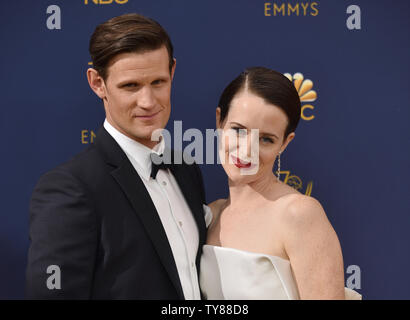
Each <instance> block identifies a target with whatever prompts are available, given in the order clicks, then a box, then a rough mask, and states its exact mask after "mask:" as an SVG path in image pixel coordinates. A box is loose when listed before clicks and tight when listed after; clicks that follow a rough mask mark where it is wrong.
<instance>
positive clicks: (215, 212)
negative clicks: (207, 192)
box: [208, 199, 228, 223]
mask: <svg viewBox="0 0 410 320" xmlns="http://www.w3.org/2000/svg"><path fill="white" fill-rule="evenodd" d="M227 201H228V199H218V200H215V201H213V202H211V203H208V207H209V208H210V209H211V211H212V223H213V222H214V221H215V220H216V219H217V218H218V217H219V215H220V213H221V211H222V210H223V208H224V207H225V205H226V202H227Z"/></svg>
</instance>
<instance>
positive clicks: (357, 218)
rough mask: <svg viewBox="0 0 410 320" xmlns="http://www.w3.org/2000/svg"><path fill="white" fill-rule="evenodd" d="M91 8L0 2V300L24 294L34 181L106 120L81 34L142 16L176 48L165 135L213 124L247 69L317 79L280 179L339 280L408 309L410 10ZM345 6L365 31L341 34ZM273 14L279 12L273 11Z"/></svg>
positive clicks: (257, 4) (230, 3) (255, 5)
mask: <svg viewBox="0 0 410 320" xmlns="http://www.w3.org/2000/svg"><path fill="white" fill-rule="evenodd" d="M99 1H100V2H103V3H101V4H100V3H98V2H99ZM99 1H97V0H94V1H93V0H89V1H87V0H71V1H67V0H65V1H63V0H47V1H46V0H36V1H29V0H26V1H23V0H13V1H11V0H9V1H1V4H0V18H1V20H0V21H1V29H0V47H1V48H0V54H1V59H0V64H1V68H0V70H1V72H0V85H1V87H0V88H1V89H0V90H1V91H0V92H1V98H0V103H1V108H0V142H1V151H2V152H1V158H0V159H1V160H0V161H1V169H2V176H3V178H2V183H1V190H0V195H1V203H0V214H1V220H0V221H1V222H0V298H3V299H4V298H6V299H9V298H13V299H15V298H23V297H24V282H25V268H26V258H27V249H28V205H29V199H30V195H31V192H32V190H33V187H34V185H35V184H36V182H37V180H38V178H39V176H40V175H41V174H42V173H44V172H45V171H47V170H49V169H51V168H52V167H54V166H56V165H58V164H60V163H62V162H63V161H66V160H67V159H69V158H70V157H71V156H72V155H74V154H75V153H77V152H79V151H80V150H82V149H83V148H85V147H86V146H87V145H88V144H89V143H92V133H93V132H97V130H98V128H99V127H100V126H101V124H102V122H103V120H104V111H103V106H102V104H101V102H100V100H99V99H98V98H97V97H96V96H95V94H94V93H93V92H92V91H91V89H90V88H89V86H88V83H87V80H86V74H85V72H86V69H87V68H88V67H89V65H88V63H89V62H90V57H89V54H88V41H89V37H90V35H91V33H92V32H93V31H94V28H95V26H96V25H97V24H99V23H101V22H103V21H105V20H107V19H109V18H111V17H113V16H117V15H120V14H123V13H129V12H138V13H142V14H144V15H147V16H149V17H152V18H154V19H156V20H157V21H159V22H160V23H161V24H162V25H163V26H164V27H165V28H166V29H167V31H168V32H169V34H170V36H171V39H172V41H173V43H174V47H175V57H176V59H177V68H176V74H175V78H174V80H175V81H174V84H173V92H172V116H171V119H170V122H169V128H170V129H171V132H172V125H173V121H174V120H183V129H184V130H185V129H188V128H198V129H200V130H201V131H203V132H205V129H206V128H214V126H215V108H216V106H217V102H218V99H219V95H220V94H221V92H222V90H223V88H224V87H225V86H226V85H227V83H228V82H229V81H231V80H232V79H233V78H234V77H235V76H236V75H237V74H238V73H239V72H241V71H242V70H243V69H244V68H245V67H247V66H254V65H261V66H266V67H269V68H273V69H275V70H278V71H280V72H283V73H290V74H291V75H294V74H295V73H301V74H303V76H304V77H305V79H310V80H311V81H312V82H313V88H312V90H314V91H315V92H316V96H317V97H316V99H314V101H311V102H306V101H302V105H303V106H305V108H304V119H302V120H301V122H300V125H299V127H298V129H297V131H296V139H295V140H294V141H293V142H292V143H291V144H290V146H289V147H288V149H287V150H286V152H285V153H284V155H283V156H282V159H281V160H282V171H283V175H282V180H284V179H285V178H286V179H287V182H288V183H289V184H293V185H294V186H295V187H298V188H299V190H300V191H301V192H302V193H308V194H311V195H312V196H313V197H315V198H317V199H318V200H319V201H320V202H321V203H322V205H323V207H324V209H325V211H326V213H327V215H328V217H329V220H330V221H331V223H332V225H333V227H334V228H335V230H336V232H337V234H338V236H339V239H340V242H341V245H342V249H343V255H344V263H345V271H347V269H348V266H350V265H355V266H357V267H358V268H360V271H361V273H360V275H361V278H360V279H361V282H360V289H358V290H357V291H359V292H360V293H361V294H363V296H364V298H365V299H394V298H398V299H410V290H409V287H410V272H409V270H410V257H409V252H410V232H409V227H410V192H409V185H408V184H407V182H408V181H410V148H409V146H410V129H409V125H408V123H409V120H410V105H409V101H410V93H409V92H410V90H409V88H410V77H409V71H410V68H409V66H410V63H409V58H410V41H409V39H410V37H409V35H410V1H408V0H395V1H389V0H379V1H375V0H350V1H347V0H343V1H342V0H339V1H331V0H316V1H299V2H298V1H265V0H224V1H220V0H219V1H217V0H206V1H189V0H186V1H183V0H172V1H169V0H156V1H152V0H128V1H126V0H121V1H120V0H117V1H115V0H102V1H101V0H99ZM87 2H88V4H87ZM95 2H97V3H98V4H96V3H95ZM104 2H106V4H104ZM110 2H111V3H110ZM121 3H122V4H121ZM288 4H291V6H292V7H291V8H293V9H294V10H296V9H295V7H296V5H298V12H296V11H292V10H290V11H289V10H288V9H289V8H288ZM302 4H303V6H304V7H306V4H308V7H307V9H306V11H305V10H304V9H303V7H302ZM352 4H355V5H358V6H359V7H360V9H361V29H356V30H350V29H349V28H348V27H347V25H346V20H347V19H348V18H349V16H350V14H347V13H346V9H347V7H348V6H349V5H352ZM50 5H57V6H59V8H60V9H61V29H54V30H50V29H48V28H47V19H48V17H50V14H47V8H48V6H50ZM275 5H276V7H277V8H279V9H280V8H281V6H282V5H284V10H283V11H276V12H275V13H276V15H275V14H274V10H273V8H274V6H275ZM356 23H357V21H356ZM201 169H202V172H203V174H204V179H205V187H206V191H207V199H208V201H212V200H214V199H216V198H220V197H226V195H227V183H226V176H225V174H224V172H223V170H222V169H221V167H220V166H218V165H202V166H201ZM348 277H349V273H346V279H347V278H348Z"/></svg>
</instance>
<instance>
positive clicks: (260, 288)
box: [199, 245, 362, 300]
mask: <svg viewBox="0 0 410 320" xmlns="http://www.w3.org/2000/svg"><path fill="white" fill-rule="evenodd" d="M200 270H201V272H200V277H199V278H200V279H199V281H200V286H201V291H202V293H203V295H204V297H205V299H207V300H297V299H299V293H298V289H297V286H296V282H295V279H294V277H293V274H292V271H291V267H290V262H289V260H285V259H283V258H280V257H276V256H270V255H267V254H260V253H253V252H248V251H243V250H238V249H232V248H225V247H217V246H211V245H204V246H203V253H202V257H201V269H200ZM345 295H346V299H347V300H360V299H361V298H362V296H361V295H360V294H359V293H357V292H356V291H354V290H351V289H349V288H345Z"/></svg>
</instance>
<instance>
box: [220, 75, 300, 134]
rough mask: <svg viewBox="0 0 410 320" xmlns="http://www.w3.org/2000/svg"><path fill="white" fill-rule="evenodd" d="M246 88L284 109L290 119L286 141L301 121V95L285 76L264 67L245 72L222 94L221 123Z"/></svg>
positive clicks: (286, 131)
mask: <svg viewBox="0 0 410 320" xmlns="http://www.w3.org/2000/svg"><path fill="white" fill-rule="evenodd" d="M245 86H247V88H248V90H249V91H251V92H252V93H254V94H255V95H257V96H258V97H261V98H262V99H264V100H265V101H266V102H267V103H269V104H273V105H275V106H277V107H279V108H280V109H282V110H283V111H284V112H285V114H286V115H287V117H288V125H287V127H286V130H285V136H284V139H285V138H286V137H287V136H288V135H289V133H291V132H294V131H295V130H296V127H297V125H298V122H299V119H300V112H301V105H300V98H299V94H298V92H297V91H296V88H295V86H294V85H293V83H292V82H291V81H290V80H289V79H288V78H286V77H285V76H284V75H283V74H281V73H279V72H277V71H274V70H271V69H268V68H264V67H252V68H247V69H245V71H243V72H242V73H241V74H240V75H239V76H238V77H237V78H236V79H234V80H233V81H232V82H231V83H230V84H229V85H228V86H227V87H226V88H225V90H224V91H223V92H222V95H221V98H220V99H219V105H218V106H219V107H220V108H221V118H220V121H221V123H222V122H223V121H224V120H225V118H226V116H227V115H228V112H229V108H230V105H231V102H232V99H233V98H234V97H235V96H236V95H237V94H238V93H239V92H240V91H242V90H243V89H244V88H245Z"/></svg>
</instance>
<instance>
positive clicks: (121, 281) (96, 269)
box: [26, 127, 206, 299]
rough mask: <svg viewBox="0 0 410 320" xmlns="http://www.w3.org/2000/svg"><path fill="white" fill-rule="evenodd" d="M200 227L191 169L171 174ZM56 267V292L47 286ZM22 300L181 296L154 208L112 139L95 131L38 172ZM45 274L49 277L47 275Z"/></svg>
mask: <svg viewBox="0 0 410 320" xmlns="http://www.w3.org/2000/svg"><path fill="white" fill-rule="evenodd" d="M173 175H174V176H175V178H176V180H177V182H178V184H179V186H180V189H181V190H182V193H183V194H184V197H185V199H186V201H187V203H188V205H189V207H190V209H191V211H192V214H193V216H194V219H195V221H196V224H197V227H198V230H199V247H198V255H197V259H196V265H197V270H198V272H199V261H200V256H201V253H202V245H203V244H204V243H205V238H206V227H205V220H204V212H203V207H202V204H203V203H205V193H204V187H203V182H202V176H201V172H200V170H199V168H198V166H197V165H196V164H193V165H188V164H186V163H184V164H181V165H176V166H175V167H174V170H173ZM51 265H54V266H58V267H59V270H60V272H61V273H60V275H61V278H60V279H61V288H60V289H49V288H48V286H47V280H49V281H51V282H52V283H54V284H56V281H55V280H54V282H53V281H52V280H53V279H52V278H53V277H55V276H56V275H57V273H56V272H54V271H51V270H49V272H50V273H47V268H48V267H49V266H51ZM26 276H27V282H26V296H27V298H29V299H184V296H183V292H182V287H181V283H180V280H179V276H178V272H177V269H176V265H175V261H174V258H173V255H172V251H171V247H170V245H169V243H168V240H167V236H166V234H165V230H164V228H163V226H162V224H161V221H160V218H159V216H158V213H157V211H156V209H155V206H154V204H153V202H152V200H151V198H150V196H149V194H148V191H147V190H146V188H145V186H144V183H143V182H142V180H141V178H140V177H139V175H138V173H137V172H136V171H135V169H134V168H133V166H132V164H131V163H130V161H129V160H128V158H127V156H126V155H125V153H124V152H123V151H122V149H121V148H120V146H119V145H118V144H117V142H116V141H115V140H114V139H113V138H112V137H111V135H110V134H109V133H108V132H107V131H106V130H105V129H104V128H103V127H102V128H101V129H100V130H99V132H98V134H97V138H96V140H95V143H94V144H93V145H91V146H90V147H88V148H87V149H86V150H85V151H83V152H82V153H80V154H79V155H77V156H76V157H74V158H73V159H72V160H70V161H69V162H67V163H65V164H63V165H60V166H59V167H57V168H55V169H53V170H51V171H49V172H48V173H46V174H45V175H43V176H42V177H41V178H40V180H39V182H38V184H37V186H36V187H35V189H34V191H33V195H32V199H31V203H30V248H29V253H28V265H27V274H26ZM50 277H51V278H50Z"/></svg>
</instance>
